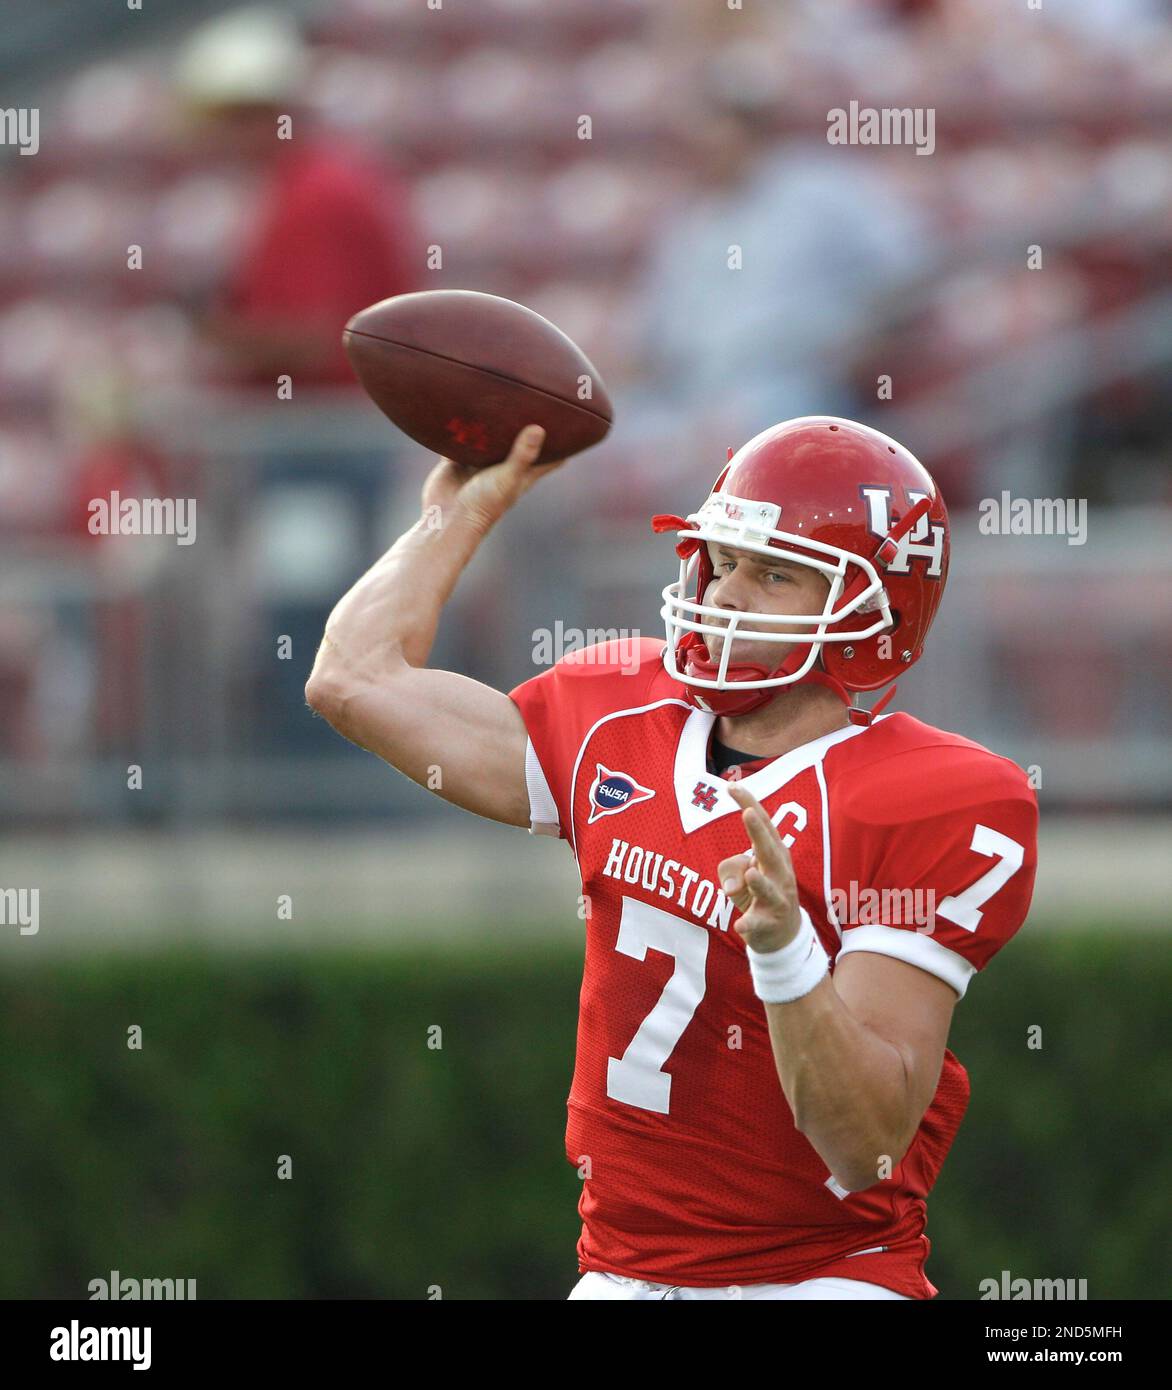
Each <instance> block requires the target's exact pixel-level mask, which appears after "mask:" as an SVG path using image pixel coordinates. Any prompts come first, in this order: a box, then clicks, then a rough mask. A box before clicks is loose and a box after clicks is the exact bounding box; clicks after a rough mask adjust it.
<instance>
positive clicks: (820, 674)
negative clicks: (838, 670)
mask: <svg viewBox="0 0 1172 1390" xmlns="http://www.w3.org/2000/svg"><path fill="white" fill-rule="evenodd" d="M794 684H795V685H824V686H826V688H827V689H828V690H833V691H834V693H835V694H836V695H837V696H838V698H839V699H840V700H841V701H842V703H843V704H844V705H845V706H846V709H847V717H848V718H849V720H850V722H851V723H852V724H859V725H861V726H862V727H863V728H864V729H866V728H869V727H870V725H871V723H872V721H873V720H874V719H876V718H877V717H878V716H879V715H880V714H882V713H883V711H884V709H885V708H886V707H887V705H888V704H889V703H890V702H891V697H892V696H893V695H894V694H895V692H896V689H897V687H896V686H894V685H893V686H892V687H891V689H890V690H889V691H888V692H887V693H886V694H885V695H883V696H882V697H881V698H880V699H879V700H878V701H876V703H875V705H874V707H873V708H872V709H858V708H856V707H855V706H854V705H853V704H852V703H851V696H850V693H849V692H848V691H847V688H846V686H845V685H843V683H842V681H840V680H837V679H836V678H835V677H834V676H832V675H831V674H830V673H829V671H808V672H807V673H806V674H805V675H804V676H803V677H802V678H801V680H799V681H795V682H794Z"/></svg>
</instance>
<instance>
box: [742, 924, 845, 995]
mask: <svg viewBox="0 0 1172 1390" xmlns="http://www.w3.org/2000/svg"><path fill="white" fill-rule="evenodd" d="M801 914H802V924H801V926H800V927H799V928H798V934H797V936H795V937H794V939H793V940H792V941H791V942H790V943H789V945H788V946H783V947H782V948H781V950H780V951H754V950H753V948H752V946H749V947H747V949H746V952H745V954H746V955H747V956H748V957H749V971H750V973H751V974H752V977H753V992H754V993H755V994H756V996H757V998H758V999H763V1000H764V1001H765V1002H766V1003H767V1004H788V1003H790V1002H791V1000H794V999H800V998H801V997H802V995H803V994H809V992H810V991H811V990H812V989H813V988H814V986H815V985H816V984H817V983H818V982H819V980H821V979H822V977H823V975H825V974H827V973H828V972H829V969H830V962H829V960H828V959H827V956H826V951H825V950H824V948H823V946H822V943H821V942H820V941H819V940H818V934H817V932H815V930H814V923H813V922H811V921H810V914H809V913H808V912H807V911H806V909H805V908H804V907H803V908H802V909H801Z"/></svg>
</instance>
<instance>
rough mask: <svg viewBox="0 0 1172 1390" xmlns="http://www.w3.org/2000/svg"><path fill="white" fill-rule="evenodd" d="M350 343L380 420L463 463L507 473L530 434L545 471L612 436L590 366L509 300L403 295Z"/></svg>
mask: <svg viewBox="0 0 1172 1390" xmlns="http://www.w3.org/2000/svg"><path fill="white" fill-rule="evenodd" d="M342 341H343V343H344V344H345V346H346V352H347V355H348V356H349V358H350V363H351V365H352V366H353V368H354V371H355V373H356V374H357V376H358V380H359V381H360V382H361V383H362V385H363V386H364V387H365V388H366V391H367V394H368V395H369V396H370V398H371V400H373V401H374V403H375V405H377V406H378V408H379V409H380V410H381V411H382V412H383V414H384V415H385V416H386V417H387V418H388V419H389V420H391V421H392V422H393V423H394V424H396V425H398V427H399V428H400V429H401V430H402V431H403V433H404V434H406V435H409V436H410V437H411V438H412V439H414V440H415V442H416V443H417V444H422V445H423V447H424V448H425V449H430V450H431V451H432V452H433V453H437V454H443V455H445V456H446V457H447V458H450V459H455V460H456V462H457V463H468V464H473V465H475V466H478V467H485V466H487V465H488V464H491V463H499V462H500V461H501V459H503V458H504V457H505V456H506V455H507V454H508V452H509V448H510V447H511V445H512V443H513V440H514V438H515V437H516V435H517V433H518V431H519V430H521V429H522V428H523V427H524V426H525V425H528V424H537V425H541V426H543V427H544V429H545V443H544V444H543V446H542V450H541V454H540V456H539V458H538V462H539V463H549V462H552V461H553V460H554V459H564V458H569V456H570V455H571V454H577V453H580V452H581V450H583V449H589V448H590V446H591V445H592V444H597V443H598V441H599V440H600V439H602V438H603V436H604V435H605V434H606V432H607V431H608V430H609V429H610V425H611V420H612V418H613V412H612V408H611V403H610V396H609V394H608V393H607V389H606V386H605V385H604V384H603V381H602V378H601V376H599V374H598V371H597V370H596V369H595V367H594V365H593V364H592V363H591V361H590V359H589V358H588V357H587V356H586V354H585V353H584V352H582V350H581V349H580V348H579V347H578V346H577V344H575V343H574V342H572V341H571V340H570V339H569V338H567V337H566V335H565V334H564V333H563V332H562V331H561V329H560V328H556V327H555V326H554V325H553V324H552V323H550V322H549V320H548V319H544V318H542V317H541V315H540V314H535V313H534V312H533V310H532V309H527V308H526V307H525V306H524V305H523V304H517V303H514V301H513V300H511V299H501V298H500V297H499V296H498V295H495V294H480V293H479V292H477V291H475V290H425V291H422V292H421V293H418V294H400V295H396V296H395V297H394V298H393V299H384V300H382V301H381V303H378V304H372V305H371V306H370V307H369V308H368V309H363V310H362V311H361V313H357V314H355V315H354V317H353V318H352V319H351V320H350V322H349V323H348V324H347V325H346V329H345V332H344V333H343V334H342Z"/></svg>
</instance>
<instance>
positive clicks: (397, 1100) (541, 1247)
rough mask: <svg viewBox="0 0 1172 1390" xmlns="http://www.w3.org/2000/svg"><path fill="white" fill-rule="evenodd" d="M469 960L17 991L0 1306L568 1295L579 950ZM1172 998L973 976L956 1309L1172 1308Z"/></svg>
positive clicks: (1055, 940) (941, 1265) (57, 984)
mask: <svg viewBox="0 0 1172 1390" xmlns="http://www.w3.org/2000/svg"><path fill="white" fill-rule="evenodd" d="M510 930H511V929H510V927H509V926H508V925H505V924H502V925H501V926H500V928H499V933H500V937H501V939H506V936H507V934H508V933H509V932H510ZM324 933H325V929H324V928H323V935H324ZM460 949H461V952H464V951H465V950H466V949H467V948H465V947H463V946H461V948H460ZM473 950H474V953H473V955H472V956H471V957H469V956H468V955H466V954H461V955H460V956H459V957H457V956H456V955H455V953H451V952H446V951H444V950H442V949H436V950H434V951H415V952H412V953H409V954H408V953H386V954H376V953H371V952H351V953H341V952H322V953H317V954H312V955H309V954H305V955H302V954H297V955H290V956H286V957H283V958H280V959H276V958H273V957H270V956H263V957H262V956H249V955H246V954H240V955H213V956H196V955H191V954H179V953H175V954H166V955H155V956H149V957H146V956H108V957H101V958H94V959H91V960H89V961H84V962H83V961H74V962H70V963H69V964H60V965H51V966H49V965H46V966H39V965H31V966H30V965H24V966H22V968H21V969H19V970H16V971H12V972H10V973H9V974H8V975H7V976H6V977H5V978H3V979H2V980H0V1028H2V1030H3V1037H2V1039H0V1046H2V1047H3V1055H4V1058H5V1066H4V1068H3V1072H2V1076H3V1080H2V1082H0V1107H2V1113H3V1115H4V1129H5V1136H4V1142H3V1144H0V1194H2V1197H0V1200H2V1201H3V1206H4V1219H3V1240H2V1243H0V1249H2V1254H0V1296H3V1297H5V1298H32V1297H85V1296H87V1285H88V1283H89V1281H90V1280H91V1279H93V1278H97V1277H105V1276H107V1275H108V1273H109V1271H110V1270H111V1269H117V1270H119V1271H121V1272H122V1273H123V1274H124V1275H130V1276H133V1277H144V1278H145V1277H151V1278H166V1277H172V1278H176V1279H180V1278H184V1279H195V1280H196V1281H197V1284H198V1295H199V1297H200V1298H306V1297H313V1298H332V1297H373V1298H425V1297H427V1296H428V1290H429V1288H431V1287H432V1286H435V1285H438V1286H439V1287H440V1289H441V1290H442V1295H443V1297H444V1298H485V1297H497V1298H510V1299H532V1298H564V1297H565V1294H566V1292H567V1291H568V1289H569V1288H570V1287H571V1285H572V1284H573V1281H574V1279H575V1278H576V1274H577V1265H576V1259H575V1253H574V1243H575V1240H576V1238H577V1233H578V1221H577V1213H576V1202H577V1198H578V1181H577V1178H576V1175H575V1173H574V1171H573V1169H572V1168H571V1167H570V1166H569V1165H568V1164H567V1163H566V1162H565V1161H564V1159H563V1157H562V1148H561V1142H562V1130H563V1126H564V1120H565V1097H566V1092H567V1090H568V1088H569V1081H570V1075H571V1071H572V1064H573V1045H574V1032H575V1022H576V1019H575V1014H576V1007H577V992H578V984H579V974H580V959H579V957H578V955H577V953H576V952H575V951H567V950H566V949H565V948H564V947H559V948H556V949H555V948H544V947H542V946H541V945H540V936H539V935H535V934H532V933H526V934H525V938H524V942H523V944H518V945H517V946H515V947H512V948H497V949H491V948H488V949H485V948H481V947H477V948H473ZM1170 993H1172V969H1170V966H1169V955H1168V952H1167V950H1166V949H1164V948H1163V945H1162V940H1161V938H1159V937H1156V936H1151V937H1146V938H1145V937H1138V936H1124V937H1120V936H1119V935H1118V934H1115V935H1112V934H1111V933H1109V932H1107V931H1106V930H1105V931H1104V932H1103V933H1102V934H1101V935H1099V936H1097V937H1096V936H1092V935H1090V934H1080V935H1079V936H1077V937H1063V936H1062V935H1061V934H1059V933H1057V932H1047V933H1037V934H1035V935H1034V936H1033V938H1032V939H1029V938H1027V937H1026V936H1023V938H1022V939H1021V940H1020V941H1018V942H1015V943H1013V944H1012V945H1011V946H1010V947H1009V948H1008V949H1007V950H1006V951H1005V952H1004V953H1003V955H1002V956H1001V957H999V958H998V959H997V960H996V961H994V963H993V965H992V966H991V967H990V969H989V971H988V972H986V974H985V976H983V977H978V978H977V979H976V980H975V981H974V982H973V984H972V985H971V987H970V991H969V997H968V998H967V999H966V1000H964V1001H963V1002H962V1003H961V1004H960V1005H959V1006H958V1008H957V1013H956V1022H955V1024H954V1028H953V1035H952V1039H951V1046H952V1048H953V1050H954V1051H955V1052H956V1053H957V1055H958V1056H959V1057H960V1058H961V1060H962V1061H963V1062H964V1063H965V1065H966V1066H967V1067H968V1069H969V1073H970V1076H971V1078H972V1083H973V1100H972V1103H971V1105H970V1109H969V1113H968V1116H967V1118H966V1120H965V1124H964V1126H963V1127H962V1129H961V1132H960V1136H959V1138H958V1140H957V1142H956V1144H955V1146H954V1149H953V1152H952V1154H951V1155H950V1157H949V1160H948V1162H947V1163H946V1165H945V1168H944V1171H943V1173H942V1175H941V1178H940V1181H939V1183H938V1184H937V1188H936V1191H935V1193H934V1196H933V1200H932V1201H931V1202H930V1204H929V1235H930V1236H931V1238H932V1241H933V1246H934V1249H933V1256H932V1259H931V1261H930V1262H929V1273H930V1275H931V1277H932V1279H933V1281H934V1282H935V1283H936V1284H937V1285H938V1286H939V1288H940V1290H941V1293H942V1295H943V1296H944V1297H947V1298H966V1299H967V1298H974V1297H976V1296H977V1286H978V1281H979V1280H980V1279H982V1278H985V1277H994V1278H995V1277H997V1276H998V1275H999V1273H1000V1271H1001V1270H1002V1269H1009V1270H1010V1271H1011V1272H1012V1273H1013V1274H1014V1275H1015V1276H1021V1275H1025V1276H1027V1277H1043V1278H1060V1277H1070V1278H1085V1279H1087V1280H1088V1283H1089V1293H1090V1296H1091V1297H1092V1298H1123V1297H1141V1298H1142V1297H1160V1296H1167V1294H1168V1293H1169V1292H1170V1290H1169V1288H1168V1280H1167V1276H1166V1268H1167V1254H1166V1243H1167V1235H1168V1231H1169V1227H1170V1223H1169V1219H1168V1215H1169V1211H1168V1208H1169V1192H1170V1191H1172V1160H1170V1156H1169V1149H1168V1144H1167V1132H1168V1119H1169V1116H1168V1097H1169V1094H1172V1060H1170V1059H1169V1056H1168V1050H1167V1048H1166V1047H1163V1046H1161V1044H1162V1041H1163V1038H1162V1034H1163V1033H1164V1031H1165V1030H1164V1028H1163V1026H1162V1025H1163V1022H1164V1018H1165V1016H1166V1008H1165V1002H1164V1001H1165V1000H1166V999H1167V998H1168V997H1169V994H1170ZM132 1024H138V1025H141V1027H142V1029H143V1036H144V1046H143V1048H142V1050H141V1051H133V1050H130V1049H128V1047H127V1045H126V1038H127V1029H128V1027H129V1026H130V1025H132ZM1035 1024H1036V1025H1040V1026H1041V1028H1042V1041H1043V1046H1042V1048H1041V1050H1040V1051H1038V1050H1031V1049H1029V1048H1028V1047H1027V1045H1026V1043H1027V1030H1028V1028H1029V1027H1030V1026H1031V1025H1035ZM434 1025H439V1026H440V1027H441V1028H442V1030H443V1038H442V1042H443V1045H442V1048H441V1049H439V1050H435V1049H432V1048H429V1047H428V1030H429V1028H431V1027H433V1026H434ZM282 1154H288V1155H289V1156H290V1157H291V1159H292V1173H293V1176H292V1180H291V1181H278V1179H277V1164H278V1158H279V1156H280V1155H282Z"/></svg>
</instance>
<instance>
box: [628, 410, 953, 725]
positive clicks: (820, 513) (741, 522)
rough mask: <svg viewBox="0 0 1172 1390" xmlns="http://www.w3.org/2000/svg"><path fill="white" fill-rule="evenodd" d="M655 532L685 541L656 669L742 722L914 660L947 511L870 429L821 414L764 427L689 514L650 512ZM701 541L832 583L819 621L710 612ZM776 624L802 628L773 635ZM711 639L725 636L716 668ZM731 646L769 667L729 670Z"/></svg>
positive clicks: (942, 552) (885, 677)
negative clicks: (817, 686)
mask: <svg viewBox="0 0 1172 1390" xmlns="http://www.w3.org/2000/svg"><path fill="white" fill-rule="evenodd" d="M730 453H731V451H730ZM652 526H653V527H654V528H655V530H656V531H668V530H675V531H677V533H678V535H679V537H680V540H679V543H678V544H677V546H676V551H677V553H678V554H679V556H680V577H679V580H678V581H677V582H676V583H674V584H669V585H668V586H667V587H666V588H665V589H664V591H663V598H664V605H663V608H662V609H661V610H660V611H661V615H662V617H663V618H664V619H665V621H666V624H667V646H666V647H665V648H664V653H663V662H664V666H665V667H666V669H667V670H668V672H669V673H670V674H671V675H672V676H673V677H674V678H675V679H676V680H678V681H680V682H682V684H683V685H684V686H685V687H687V696H688V699H689V700H691V701H692V702H693V703H694V704H696V705H698V706H699V707H700V708H701V709H707V710H711V711H712V712H713V713H715V714H728V715H734V714H746V713H748V712H749V711H750V710H753V709H756V708H758V706H760V705H763V704H765V703H766V701H768V700H770V699H772V698H773V696H772V693H771V692H772V691H773V690H775V689H777V688H778V687H780V686H786V685H796V684H798V683H799V682H805V681H818V682H821V683H823V684H828V685H831V686H832V687H834V688H836V689H838V691H839V693H840V694H841V695H842V696H843V699H844V700H848V702H849V696H847V695H846V694H845V692H846V691H856V690H876V689H878V688H879V687H880V686H883V685H886V684H888V682H889V681H892V680H894V679H895V678H896V676H898V675H899V674H900V673H901V672H902V671H906V670H907V669H908V667H909V666H911V665H912V663H913V662H915V661H917V660H918V659H919V657H920V654H921V653H922V652H923V649H924V639H925V637H926V636H927V634H928V628H929V627H930V626H931V624H932V619H933V617H934V616H935V614H936V609H937V607H938V606H939V603H940V598H941V595H942V594H943V592H944V584H945V581H946V579H947V577H948V512H947V511H946V509H945V506H944V499H943V498H942V497H941V496H940V491H939V489H938V488H937V487H936V484H935V483H934V482H933V481H932V478H931V475H930V474H929V473H928V471H927V469H926V468H924V466H923V465H922V464H921V463H920V462H919V461H918V460H917V459H916V458H915V457H914V456H913V455H912V454H910V453H909V452H908V450H907V449H905V448H904V447H903V446H902V445H901V444H897V443H896V441H895V440H894V439H889V438H888V437H887V436H886V435H885V434H880V433H879V431H878V430H874V429H871V428H870V427H869V426H868V425H860V424H856V423H855V422H854V421H853V420H839V419H836V418H835V417H833V416H830V415H807V416H803V417H801V418H800V419H796V420H786V421H784V422H783V423H782V424H780V425H774V426H773V427H772V428H771V429H767V430H764V431H763V432H762V433H761V434H759V435H757V436H756V437H755V438H754V439H751V440H750V441H749V442H748V443H747V444H746V445H745V446H744V447H743V448H742V449H741V450H740V452H739V453H737V454H735V455H733V456H732V457H730V459H729V461H728V464H727V465H726V466H725V468H724V470H723V472H722V473H721V474H720V476H719V477H718V478H717V480H716V483H715V484H714V486H713V489H712V493H711V495H710V496H709V497H708V500H707V501H706V502H705V503H704V505H703V506H702V507H701V508H700V510H699V511H698V512H693V513H692V514H691V515H690V516H688V517H679V516H657V517H654V518H653V519H652ZM708 541H716V542H721V543H723V544H725V545H728V546H732V547H735V548H738V549H743V550H749V551H752V552H754V553H755V554H758V555H766V556H769V555H774V554H780V555H781V556H782V558H784V559H786V560H791V561H796V562H798V563H801V564H804V565H808V566H811V567H812V568H814V569H817V570H818V571H819V572H820V573H822V574H824V575H825V576H826V578H827V580H828V581H829V587H828V590H827V594H826V602H825V605H824V606H823V609H822V611H821V612H820V613H815V614H761V613H740V612H734V611H731V610H729V609H727V608H717V607H712V606H709V605H706V604H705V603H704V601H703V600H704V595H705V592H706V591H707V589H708V585H709V583H710V582H711V580H712V576H713V567H712V561H711V559H710V557H709V553H708V546H707V542H708ZM689 593H691V595H692V597H689V596H688V595H689ZM706 619H707V620H708V621H705V620H706ZM713 620H718V621H713ZM742 622H748V623H749V624H750V625H751V627H752V629H753V630H746V629H741V627H740V624H741V623H742ZM782 626H784V627H788V628H795V627H796V628H797V629H798V630H797V631H790V632H776V631H770V630H769V629H770V628H776V627H782ZM710 635H711V636H719V637H721V638H724V639H726V640H724V641H723V642H722V644H721V656H720V660H719V662H716V661H713V660H712V658H711V656H710V654H709V649H708V646H707V644H706V642H705V640H704V638H705V637H706V636H710ZM737 638H741V639H744V640H748V641H754V642H760V643H762V644H770V645H769V646H767V647H763V651H764V652H766V653H767V655H766V659H765V660H764V661H762V662H761V663H756V662H754V663H749V664H746V663H733V664H731V665H730V663H729V654H730V652H731V651H732V647H733V642H734V640H735V639H737ZM779 649H780V652H781V656H780V657H777V656H774V653H776V652H777V651H778V650H779ZM819 655H821V658H822V661H821V669H816V666H817V663H818V658H819ZM860 713H861V712H860Z"/></svg>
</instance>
